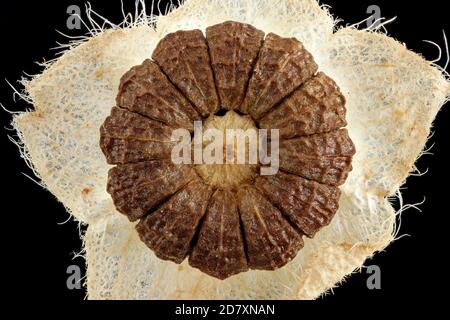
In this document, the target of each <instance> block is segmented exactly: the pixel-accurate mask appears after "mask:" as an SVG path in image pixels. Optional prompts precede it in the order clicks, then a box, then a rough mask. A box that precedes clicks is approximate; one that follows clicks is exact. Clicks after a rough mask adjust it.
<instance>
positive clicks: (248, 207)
mask: <svg viewBox="0 0 450 320" xmlns="http://www.w3.org/2000/svg"><path fill="white" fill-rule="evenodd" d="M238 197H239V212H240V215H241V220H242V227H243V229H244V234H245V242H246V249H247V256H248V266H249V267H250V268H251V269H260V270H274V269H277V268H280V267H282V266H284V265H285V264H286V263H288V262H289V261H291V260H292V259H293V258H294V257H295V256H296V255H297V252H298V251H299V250H300V249H301V248H302V247H303V240H302V236H301V234H300V233H298V232H297V230H295V229H294V228H293V227H292V226H291V225H289V223H288V222H287V221H286V219H285V218H284V217H283V216H282V214H281V213H280V211H278V209H277V208H275V207H274V206H273V205H272V204H271V203H270V202H269V201H268V200H267V199H266V198H265V197H264V195H263V194H262V193H261V192H259V191H258V190H256V189H255V188H253V187H243V188H241V190H240V192H239V194H238Z"/></svg>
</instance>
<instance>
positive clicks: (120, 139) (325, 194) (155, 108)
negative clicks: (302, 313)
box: [100, 21, 355, 279]
mask: <svg viewBox="0 0 450 320" xmlns="http://www.w3.org/2000/svg"><path fill="white" fill-rule="evenodd" d="M152 58H153V60H150V59H148V60H146V61H144V63H143V64H142V65H139V66H135V67H133V68H131V70H129V71H128V72H127V73H126V74H125V75H124V76H123V77H122V79H121V82H120V87H119V94H118V96H117V107H114V108H112V111H111V115H110V116H109V117H108V118H107V119H106V120H105V122H104V124H103V125H102V127H101V129H100V133H101V140H100V145H101V149H102V150H103V152H104V153H105V156H106V158H107V161H108V163H110V164H113V165H115V167H114V168H112V169H111V170H110V171H109V177H108V188H107V189H108V192H109V193H110V194H111V196H112V198H113V200H114V204H115V206H116V208H117V210H118V211H120V212H121V213H123V214H124V215H126V216H127V217H128V218H129V220H130V221H137V220H138V221H139V222H138V223H137V226H136V229H137V232H138V234H139V236H140V239H141V240H142V241H143V242H144V243H145V244H146V245H147V246H148V247H149V248H150V249H151V250H153V252H154V253H155V254H156V256H158V257H159V258H160V259H164V260H170V261H173V262H175V263H181V262H183V261H184V260H185V259H186V258H188V261H189V264H190V265H191V266H192V267H195V268H197V269H199V270H200V271H202V272H204V273H206V274H208V275H210V276H213V277H215V278H218V279H226V278H228V277H230V276H233V275H236V274H239V273H241V272H246V271H248V270H251V269H257V270H275V269H277V268H280V267H283V266H284V265H286V264H287V263H288V262H289V261H291V260H292V259H293V258H294V257H295V256H296V255H297V254H298V252H299V251H300V250H301V249H302V247H303V236H307V237H310V238H313V237H314V236H315V235H316V233H317V232H319V231H320V229H321V228H323V227H325V226H327V225H328V224H329V223H330V222H331V220H332V219H333V217H334V215H335V213H336V211H337V209H338V206H339V197H340V190H339V186H340V185H342V184H343V183H344V182H345V180H346V178H347V175H348V173H349V172H350V171H351V169H352V166H351V162H352V157H353V155H354V154H355V147H354V145H353V143H352V141H351V139H350V137H349V135H348V133H347V130H345V129H342V127H344V126H345V125H346V124H347V122H346V119H345V114H346V109H345V101H346V100H345V97H344V96H343V95H342V93H341V92H340V90H339V87H338V85H337V84H336V83H335V82H334V81H333V80H332V79H331V78H329V77H328V76H327V75H325V74H324V73H323V72H319V73H317V70H318V66H317V64H316V63H315V61H314V58H313V57H312V55H311V54H310V53H309V52H308V51H307V50H306V49H305V48H304V46H303V45H302V43H301V42H300V41H299V40H298V39H295V38H283V37H280V36H278V35H276V34H273V33H269V34H268V35H267V36H265V34H264V32H263V31H261V30H258V29H256V28H255V27H253V26H251V25H248V24H244V23H239V22H234V21H226V22H223V23H221V24H217V25H214V26H210V27H208V28H207V29H206V37H205V36H204V35H203V33H202V32H201V31H200V30H187V31H186V30H184V31H177V32H175V33H171V34H168V35H167V36H165V37H164V38H163V39H162V40H161V41H160V42H159V44H158V45H157V46H156V49H155V51H154V52H153V55H152ZM194 121H202V122H203V128H204V129H205V130H207V129H216V131H217V132H219V133H224V136H225V132H226V131H227V130H228V129H241V130H255V131H257V130H258V129H278V130H279V137H280V139H281V141H280V142H279V151H280V152H279V160H280V164H279V168H280V170H279V171H277V172H276V173H275V174H273V175H262V174H261V171H259V170H258V169H259V168H260V167H262V166H263V164H262V163H260V162H256V163H245V164H238V163H235V162H226V159H224V161H223V163H214V164H205V163H189V164H175V163H174V162H173V161H172V159H171V151H172V150H173V147H174V145H175V142H174V141H172V136H171V134H172V133H173V131H174V130H176V129H180V128H181V129H186V130H188V131H190V132H191V133H195V131H196V130H195V125H194ZM269 144H270V143H269ZM225 149H226V150H224V154H223V156H224V158H225V156H226V155H229V154H230V153H231V154H233V156H234V157H235V156H236V150H235V149H233V148H230V149H227V148H225ZM258 159H259V158H258ZM259 160H260V159H259Z"/></svg>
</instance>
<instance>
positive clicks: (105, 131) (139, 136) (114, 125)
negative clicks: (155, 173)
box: [100, 107, 174, 164]
mask: <svg viewBox="0 0 450 320" xmlns="http://www.w3.org/2000/svg"><path fill="white" fill-rule="evenodd" d="M172 130H173V129H172V128H170V127H167V126H165V125H163V124H162V123H160V122H157V121H154V120H151V119H148V118H145V117H143V116H140V115H138V114H136V113H133V112H129V111H127V110H124V109H120V108H116V107H114V108H112V110H111V115H110V116H109V117H108V118H106V120H105V122H104V123H103V125H102V126H101V127H100V147H101V149H102V150H103V153H104V154H105V155H106V159H107V161H108V163H109V164H123V163H132V162H138V161H145V160H153V159H164V158H170V154H171V151H172V148H173V146H174V144H173V143H172V142H171V141H170V137H171V134H172Z"/></svg>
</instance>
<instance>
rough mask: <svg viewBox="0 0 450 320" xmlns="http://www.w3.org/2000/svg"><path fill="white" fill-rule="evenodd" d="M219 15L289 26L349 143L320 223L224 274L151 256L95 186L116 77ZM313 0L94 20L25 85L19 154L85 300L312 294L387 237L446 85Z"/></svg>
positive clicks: (199, 5)
mask: <svg viewBox="0 0 450 320" xmlns="http://www.w3.org/2000/svg"><path fill="white" fill-rule="evenodd" d="M224 20H236V21H242V22H247V23H251V24H253V25H255V26H256V27H258V28H261V29H262V30H264V31H266V32H274V33H278V34H280V35H283V36H293V37H297V38H298V39H299V40H301V41H302V42H303V43H304V45H305V47H306V48H307V49H308V50H310V51H311V52H312V54H313V55H314V57H315V59H316V61H317V62H318V64H319V66H320V69H321V70H323V71H325V72H326V73H327V74H328V75H329V76H331V77H332V78H334V79H335V80H336V82H337V83H338V85H339V86H340V87H341V89H342V91H343V93H344V94H345V96H346V97H347V100H348V103H347V109H348V115H347V119H348V122H349V125H348V129H349V133H350V136H351V138H352V139H353V141H354V142H355V145H356V149H357V154H356V156H355V157H354V160H353V167H354V169H353V171H352V173H351V174H350V176H349V179H348V180H347V182H346V183H345V184H344V185H343V186H342V191H343V194H342V197H341V199H340V209H339V211H338V213H337V214H336V217H335V218H334V220H333V221H332V223H331V225H330V226H328V227H326V228H324V229H323V230H322V231H321V232H319V233H318V234H317V236H316V237H315V238H314V239H312V240H310V239H307V240H306V241H305V248H304V249H303V250H301V251H300V253H299V254H298V256H297V257H296V258H295V259H294V260H293V261H292V262H290V263H289V264H288V265H287V266H286V267H284V268H281V269H278V270H276V271H249V272H246V273H241V274H239V275H237V276H233V277H231V278H229V279H227V280H225V281H220V280H217V279H215V278H212V277H209V276H207V275H206V274H203V273H201V272H199V271H198V270H196V269H193V268H191V267H189V266H188V264H187V263H186V262H184V263H183V264H182V265H176V264H174V263H172V262H167V261H162V260H160V259H158V258H156V257H155V256H154V254H153V252H152V251H151V250H149V249H148V248H147V247H146V246H145V245H144V244H143V243H142V242H141V241H140V240H139V237H138V235H137V233H136V231H135V229H134V224H132V223H130V222H129V221H128V220H127V219H126V218H125V217H124V216H122V215H121V214H119V213H118V212H117V211H116V210H115V208H114V205H113V203H112V200H111V198H110V196H109V195H108V194H107V193H106V191H105V187H106V179H107V170H108V169H109V168H108V166H107V164H106V161H105V159H104V157H103V155H102V153H101V151H100V148H99V145H98V140H99V132H98V128H99V127H100V125H101V123H102V122H103V121H104V119H105V118H106V116H107V115H108V114H109V112H110V109H111V107H112V106H113V105H114V104H115V101H114V99H115V96H116V94H117V87H118V84H119V79H120V76H121V75H122V74H123V73H124V72H125V71H127V70H128V69H129V68H130V67H131V66H133V65H137V64H140V63H141V62H142V61H143V60H144V59H146V58H148V57H150V56H151V52H152V51H153V48H154V46H155V45H156V43H157V42H158V41H159V39H160V38H161V37H163V36H164V35H165V34H166V33H167V32H171V31H175V30H178V29H192V28H200V29H202V30H205V28H206V27H207V26H208V25H212V24H215V23H219V22H221V21H224ZM332 30H333V19H332V18H331V17H330V15H329V14H328V12H327V11H325V10H323V9H321V8H320V6H319V5H318V4H317V3H316V2H315V1H314V0H296V1H295V0H279V1H268V0H267V1H266V0H243V1H238V0H228V1H212V0H206V1H200V0H190V1H187V2H186V3H185V4H183V5H182V6H181V7H179V8H178V9H176V10H174V11H173V12H171V13H170V14H168V15H167V16H163V17H161V18H159V19H158V24H157V31H153V30H152V29H151V28H150V27H148V26H136V27H133V28H127V29H124V30H121V29H116V30H109V31H105V32H103V33H101V34H99V35H97V36H95V37H94V38H91V39H89V40H88V41H87V42H85V43H83V44H81V45H79V46H78V47H76V48H74V49H71V50H69V51H67V52H66V53H65V54H64V55H63V56H62V57H61V58H59V59H58V60H57V61H56V62H55V63H54V64H53V65H52V66H51V67H49V68H48V69H47V70H45V71H44V72H43V73H42V74H41V75H39V76H37V77H35V78H34V79H33V80H32V81H31V82H30V83H29V84H28V85H27V87H26V90H27V92H28V95H29V96H30V98H31V99H32V101H33V103H34V106H35V108H36V111H35V112H30V113H25V114H22V115H20V116H17V117H16V118H15V119H14V121H15V122H14V124H15V126H16V128H17V130H18V133H19V136H20V138H21V140H22V142H23V143H24V146H25V155H26V156H27V158H28V159H30V160H31V162H32V163H33V166H34V169H35V170H36V172H37V173H38V175H39V178H40V179H41V180H42V182H43V184H44V185H45V187H46V188H48V190H50V191H51V192H52V193H53V194H54V195H55V196H56V197H57V198H58V199H59V200H60V201H61V202H62V203H63V204H64V205H65V206H66V207H67V209H68V210H69V211H70V212H71V213H72V214H73V215H74V216H75V217H76V218H77V219H78V220H80V221H82V222H84V223H87V224H89V226H88V230H87V233H86V236H85V250H86V258H87V265H88V269H87V287H88V295H89V297H90V298H92V299H156V298H159V299H166V298H173V299H178V298H179V299H181V298H184V299H200V298H204V299H211V298H215V299H240V298H250V299H280V298H284V299H298V298H301V299H312V298H316V297H318V296H319V295H320V294H322V293H323V292H325V291H326V290H328V289H330V288H332V287H333V286H334V285H335V284H336V283H338V282H340V281H341V280H343V278H344V277H345V276H346V275H348V274H350V273H351V272H353V271H354V270H355V269H357V268H359V267H360V266H361V265H362V264H363V263H364V261H365V260H366V258H367V257H368V256H371V255H372V254H374V253H375V252H376V251H379V250H382V249H383V248H385V247H386V246H387V245H388V244H389V242H391V241H392V239H393V233H394V229H395V212H394V210H393V208H392V207H391V205H390V204H389V202H388V201H387V199H386V197H387V196H389V195H392V194H393V193H394V192H395V191H396V190H397V189H398V188H399V186H400V185H401V184H402V183H403V182H404V180H405V179H406V177H407V176H408V174H409V173H410V172H411V170H413V168H414V162H415V160H416V159H417V157H418V156H419V154H420V152H421V150H422V149H423V147H424V145H425V142H426V139H427V137H428V135H429V132H430V126H431V124H432V121H433V119H434V117H435V115H436V113H437V111H438V110H439V108H440V107H441V106H442V104H443V103H444V101H445V100H446V99H447V98H448V95H449V93H450V84H449V82H448V81H447V80H445V78H444V77H443V76H442V74H441V72H440V71H439V70H437V69H436V68H434V67H432V66H431V64H430V63H429V62H427V61H425V60H424V59H423V58H421V57H420V56H418V55H417V54H415V53H413V52H410V51H408V50H407V49H406V47H404V46H403V45H401V44H399V43H397V42H396V41H395V40H393V39H391V38H389V37H387V36H385V35H382V34H376V33H370V32H366V31H357V30H354V29H348V28H346V29H341V30H339V31H338V32H336V33H335V34H333V32H332Z"/></svg>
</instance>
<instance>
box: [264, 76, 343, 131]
mask: <svg viewBox="0 0 450 320" xmlns="http://www.w3.org/2000/svg"><path fill="white" fill-rule="evenodd" d="M259 125H260V127H261V128H265V129H278V130H280V138H282V139H290V138H295V137H299V136H306V135H311V134H315V133H323V132H329V131H333V130H337V129H339V128H341V127H345V126H346V125H347V122H346V121H345V97H344V96H343V95H342V93H341V92H340V90H339V88H338V86H337V85H336V83H335V82H334V81H333V80H332V79H331V78H329V77H327V76H326V75H325V74H324V73H323V72H319V73H318V74H317V75H316V76H314V77H313V78H311V79H310V80H308V81H307V82H306V83H305V84H304V85H303V86H301V87H300V88H299V89H297V90H296V91H295V92H294V93H293V94H292V95H290V96H289V97H288V98H286V99H285V100H284V101H283V102H282V103H281V104H280V105H279V106H277V107H275V108H274V109H273V110H272V111H270V112H269V113H268V114H267V115H266V116H264V117H263V118H262V119H261V120H260V121H259Z"/></svg>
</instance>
